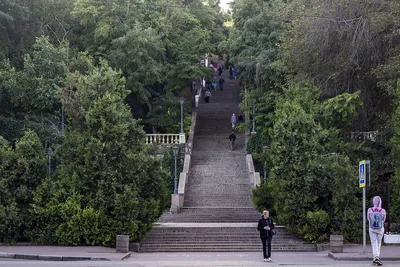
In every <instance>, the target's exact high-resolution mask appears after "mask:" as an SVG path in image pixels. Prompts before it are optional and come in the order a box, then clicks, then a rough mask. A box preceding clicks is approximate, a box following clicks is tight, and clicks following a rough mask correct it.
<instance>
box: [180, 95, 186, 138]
mask: <svg viewBox="0 0 400 267" xmlns="http://www.w3.org/2000/svg"><path fill="white" fill-rule="evenodd" d="M179 103H180V104H181V132H180V133H181V134H182V133H183V103H185V99H184V98H183V97H181V98H180V99H179Z"/></svg>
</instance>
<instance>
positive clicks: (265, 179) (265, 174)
mask: <svg viewBox="0 0 400 267" xmlns="http://www.w3.org/2000/svg"><path fill="white" fill-rule="evenodd" d="M266 183H267V171H266V170H265V169H264V184H266Z"/></svg>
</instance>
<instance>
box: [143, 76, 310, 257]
mask: <svg viewBox="0 0 400 267" xmlns="http://www.w3.org/2000/svg"><path fill="white" fill-rule="evenodd" d="M223 77H224V79H225V81H226V83H225V88H224V91H220V90H217V91H216V92H214V91H212V92H211V93H212V96H211V100H210V103H205V102H204V101H203V100H202V99H200V101H201V103H200V105H199V107H198V113H197V125H196V131H195V135H194V144H193V150H192V155H191V157H192V159H191V166H190V170H189V175H188V184H187V186H186V189H185V201H184V207H183V208H182V209H181V212H180V213H178V214H169V213H166V214H163V216H162V217H161V218H160V220H159V222H158V223H157V225H156V226H155V227H153V230H152V231H151V232H150V233H149V235H148V237H147V239H146V240H145V241H143V242H142V243H141V246H140V252H168V251H171V252H173V251H175V252H180V251H221V252H223V251H261V247H262V246H261V242H260V239H259V233H258V231H257V229H256V227H257V222H258V220H259V219H260V217H261V214H260V213H259V212H257V211H256V210H255V209H254V207H253V204H252V201H251V190H252V186H251V184H250V180H249V176H248V169H247V165H246V151H245V136H244V134H242V133H239V132H236V131H235V133H236V136H237V139H236V144H235V148H234V150H233V151H231V150H230V149H229V144H230V143H229V139H228V136H229V134H230V133H231V132H232V128H231V124H230V117H231V115H232V113H235V114H236V116H238V114H241V111H240V109H239V103H240V101H241V99H240V88H239V81H238V80H229V78H228V71H224V74H223ZM277 230H278V231H277V235H276V236H274V238H273V242H272V243H273V248H272V249H273V250H274V251H315V250H316V246H315V245H312V244H305V243H304V242H303V241H301V240H298V239H296V238H295V237H294V236H293V235H292V234H290V233H289V232H288V231H286V230H285V228H284V227H279V226H278V227H277Z"/></svg>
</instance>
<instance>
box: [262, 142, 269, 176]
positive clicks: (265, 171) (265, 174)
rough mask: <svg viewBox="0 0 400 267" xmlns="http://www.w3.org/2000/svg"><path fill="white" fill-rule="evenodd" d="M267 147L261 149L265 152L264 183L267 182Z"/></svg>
mask: <svg viewBox="0 0 400 267" xmlns="http://www.w3.org/2000/svg"><path fill="white" fill-rule="evenodd" d="M268 149H269V146H264V147H263V150H264V152H265V158H264V184H265V183H267V154H266V153H267V150H268Z"/></svg>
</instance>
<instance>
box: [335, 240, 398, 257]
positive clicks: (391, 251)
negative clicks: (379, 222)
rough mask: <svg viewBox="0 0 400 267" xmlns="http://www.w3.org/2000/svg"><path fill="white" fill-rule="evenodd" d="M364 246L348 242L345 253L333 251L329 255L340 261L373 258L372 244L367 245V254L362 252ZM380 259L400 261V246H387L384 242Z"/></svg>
mask: <svg viewBox="0 0 400 267" xmlns="http://www.w3.org/2000/svg"><path fill="white" fill-rule="evenodd" d="M362 251H363V246H362V245H359V244H347V245H345V246H344V248H343V253H331V252H329V254H328V255H329V257H331V258H332V259H334V260H340V261H343V260H345V261H365V260H372V248H371V245H370V244H367V246H366V254H362ZM380 259H381V260H382V261H400V246H385V245H383V243H382V247H381V255H380Z"/></svg>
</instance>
